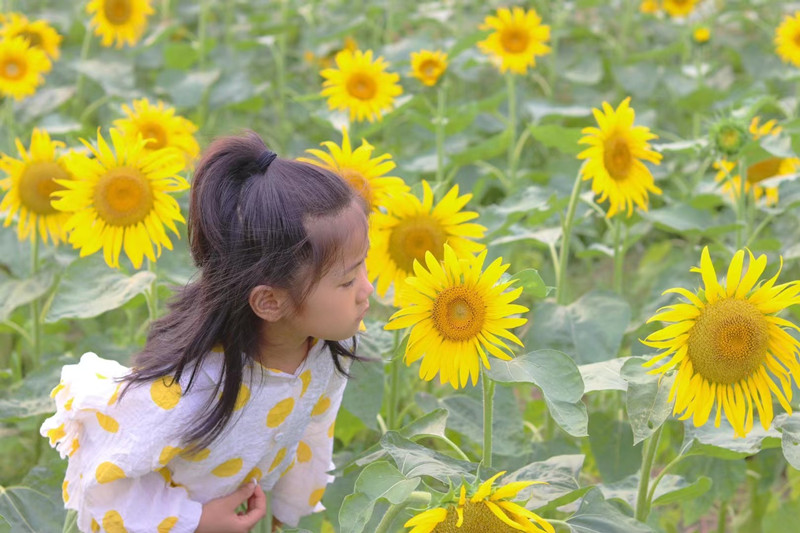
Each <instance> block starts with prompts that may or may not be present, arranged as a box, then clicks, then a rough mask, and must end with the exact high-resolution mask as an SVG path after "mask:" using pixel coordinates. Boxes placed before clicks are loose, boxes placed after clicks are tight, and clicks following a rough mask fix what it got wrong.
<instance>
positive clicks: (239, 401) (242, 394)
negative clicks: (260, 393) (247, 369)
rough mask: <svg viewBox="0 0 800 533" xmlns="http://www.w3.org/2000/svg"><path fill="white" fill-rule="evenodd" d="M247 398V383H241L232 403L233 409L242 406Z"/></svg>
mask: <svg viewBox="0 0 800 533" xmlns="http://www.w3.org/2000/svg"><path fill="white" fill-rule="evenodd" d="M249 399H250V389H248V388H247V385H245V384H244V383H242V386H241V387H240V388H239V395H238V396H237V397H236V403H235V404H234V405H233V410H234V411H238V410H239V409H241V408H242V407H244V406H245V405H246V404H247V401H248V400H249Z"/></svg>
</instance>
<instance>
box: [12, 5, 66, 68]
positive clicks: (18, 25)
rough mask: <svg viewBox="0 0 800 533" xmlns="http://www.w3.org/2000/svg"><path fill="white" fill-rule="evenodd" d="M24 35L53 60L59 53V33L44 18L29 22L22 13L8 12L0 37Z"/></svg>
mask: <svg viewBox="0 0 800 533" xmlns="http://www.w3.org/2000/svg"><path fill="white" fill-rule="evenodd" d="M12 37H24V38H25V39H26V40H27V41H28V44H29V45H30V46H32V47H33V48H39V49H40V50H41V51H42V52H44V53H45V54H47V55H48V56H49V57H50V59H52V60H53V61H55V60H57V59H58V58H59V56H60V55H61V52H60V50H59V48H58V47H59V46H60V45H61V35H59V34H58V32H57V31H56V30H55V29H54V28H53V27H52V26H50V24H48V23H47V21H45V20H35V21H33V22H31V21H30V20H28V17H26V16H25V15H23V14H22V13H10V14H9V15H8V18H7V19H6V20H5V22H4V24H3V27H2V28H0V38H4V39H11V38H12Z"/></svg>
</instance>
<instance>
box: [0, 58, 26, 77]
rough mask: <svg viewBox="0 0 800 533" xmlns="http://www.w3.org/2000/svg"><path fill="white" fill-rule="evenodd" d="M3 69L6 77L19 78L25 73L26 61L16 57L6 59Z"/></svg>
mask: <svg viewBox="0 0 800 533" xmlns="http://www.w3.org/2000/svg"><path fill="white" fill-rule="evenodd" d="M2 71H3V77H4V78H6V79H10V80H18V79H20V78H22V77H23V76H24V75H25V63H24V62H23V61H20V60H19V59H16V58H10V59H6V61H5V63H3V65H2Z"/></svg>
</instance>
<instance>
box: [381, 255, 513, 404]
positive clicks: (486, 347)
mask: <svg viewBox="0 0 800 533" xmlns="http://www.w3.org/2000/svg"><path fill="white" fill-rule="evenodd" d="M485 259H486V250H484V251H483V252H481V253H480V254H479V255H477V256H472V255H471V254H470V255H464V256H462V257H461V258H459V257H458V256H457V255H456V252H455V251H453V249H452V248H450V247H449V246H448V245H446V244H445V245H444V261H443V263H444V265H442V264H441V263H440V262H439V260H438V259H436V257H434V255H433V254H432V253H431V252H427V253H426V254H425V264H426V265H427V269H426V268H425V267H423V266H422V264H421V263H420V262H419V261H415V262H414V274H415V276H410V277H408V278H407V279H406V280H405V286H404V287H403V289H402V291H403V294H402V295H401V299H402V301H403V302H404V307H403V308H402V309H400V310H399V311H397V312H396V313H395V314H394V315H392V316H391V318H390V319H389V323H388V324H386V326H385V327H386V329H389V330H394V329H403V328H407V327H410V328H411V333H410V336H409V339H408V345H407V346H406V353H405V361H406V364H407V365H411V364H412V363H414V362H415V361H417V360H419V359H420V358H422V364H421V365H420V368H419V377H420V378H421V379H424V380H425V381H430V380H432V379H433V378H434V377H435V376H436V374H439V381H440V382H441V383H449V384H450V385H451V386H452V387H453V388H454V389H458V388H459V387H465V386H466V384H467V381H469V380H470V379H471V380H472V384H473V385H475V384H477V382H478V374H479V372H480V364H481V363H483V366H484V367H486V368H490V365H489V359H488V358H487V357H486V352H489V354H491V355H493V356H495V357H497V358H498V359H502V360H504V361H508V360H510V359H511V356H510V355H509V354H507V353H506V351H508V352H511V347H509V346H508V344H506V342H505V341H504V340H503V339H507V340H509V341H511V342H513V343H515V344H517V345H519V346H522V342H521V341H520V340H519V339H518V338H517V337H516V335H514V334H513V333H511V332H509V331H508V330H509V328H516V327H518V326H521V325H523V324H525V323H526V322H527V321H528V320H527V319H525V318H516V317H512V316H511V315H516V314H520V313H526V312H527V311H528V308H527V307H523V306H521V305H517V304H513V303H512V302H513V301H514V300H516V299H517V297H519V295H520V294H521V293H522V287H518V288H516V289H512V290H510V291H508V292H506V289H508V288H509V287H510V286H511V285H512V284H513V283H514V280H511V281H505V282H503V283H499V281H500V276H502V275H503V273H504V272H505V271H506V270H507V269H508V265H503V264H502V258H498V259H495V260H494V261H493V262H492V263H491V264H490V265H489V266H488V267H486V270H485V271H483V263H484V260H485Z"/></svg>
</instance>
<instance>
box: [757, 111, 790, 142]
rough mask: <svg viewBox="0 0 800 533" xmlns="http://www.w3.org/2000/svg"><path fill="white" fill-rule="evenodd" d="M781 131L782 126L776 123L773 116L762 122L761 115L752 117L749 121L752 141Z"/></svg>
mask: <svg viewBox="0 0 800 533" xmlns="http://www.w3.org/2000/svg"><path fill="white" fill-rule="evenodd" d="M781 131H783V128H782V127H781V126H778V125H777V121H776V120H775V119H774V118H773V119H772V120H768V121H766V122H765V123H763V124H761V117H758V116H756V117H753V120H751V121H750V134H751V135H752V136H753V140H754V141H757V140H759V139H760V138H761V137H766V136H767V135H771V136H773V137H775V136H776V135H778V134H780V132H781Z"/></svg>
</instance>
